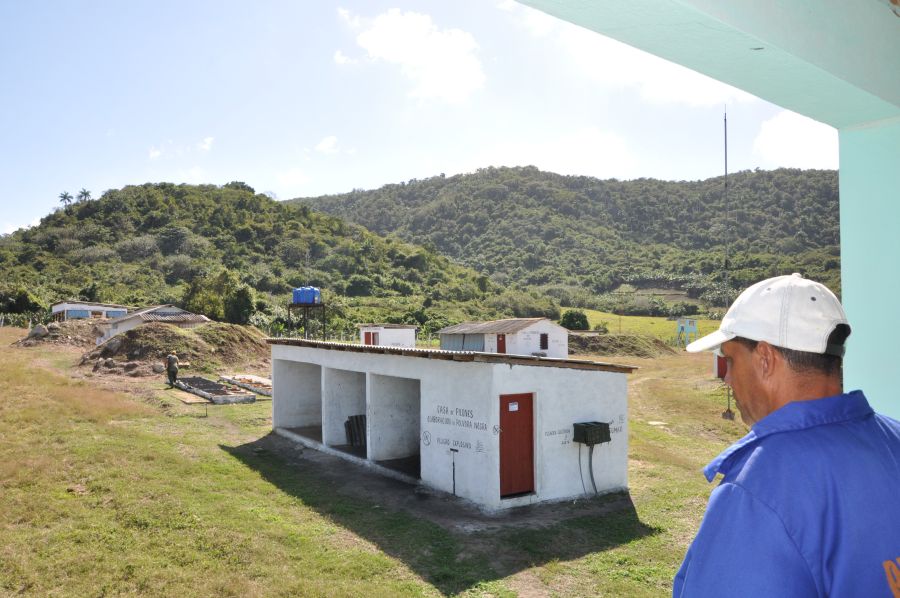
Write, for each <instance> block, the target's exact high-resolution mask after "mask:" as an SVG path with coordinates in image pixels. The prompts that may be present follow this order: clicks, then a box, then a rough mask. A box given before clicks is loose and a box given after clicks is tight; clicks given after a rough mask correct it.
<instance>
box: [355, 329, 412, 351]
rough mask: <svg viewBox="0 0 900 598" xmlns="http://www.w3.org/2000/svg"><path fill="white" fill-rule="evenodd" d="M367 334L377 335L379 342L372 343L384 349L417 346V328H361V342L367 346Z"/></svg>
mask: <svg viewBox="0 0 900 598" xmlns="http://www.w3.org/2000/svg"><path fill="white" fill-rule="evenodd" d="M366 332H370V333H377V334H378V342H377V343H372V344H375V345H379V346H383V347H408V348H415V346H416V329H415V328H385V327H383V326H361V327H360V329H359V342H360V343H362V344H366Z"/></svg>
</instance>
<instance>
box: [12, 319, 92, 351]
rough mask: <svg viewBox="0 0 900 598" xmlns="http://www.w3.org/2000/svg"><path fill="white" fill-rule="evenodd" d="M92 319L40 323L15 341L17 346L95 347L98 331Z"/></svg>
mask: <svg viewBox="0 0 900 598" xmlns="http://www.w3.org/2000/svg"><path fill="white" fill-rule="evenodd" d="M96 326H97V322H96V321H94V320H67V321H65V322H50V323H49V324H46V325H44V324H40V325H37V326H35V327H34V328H32V329H31V330H30V331H26V336H25V338H22V339H19V340H18V341H16V342H15V343H13V344H14V345H16V346H19V347H33V346H36V345H40V344H48V343H49V344H53V345H69V346H71V347H83V348H88V347H95V346H96V345H97V341H96V338H97V336H98V331H97V329H96Z"/></svg>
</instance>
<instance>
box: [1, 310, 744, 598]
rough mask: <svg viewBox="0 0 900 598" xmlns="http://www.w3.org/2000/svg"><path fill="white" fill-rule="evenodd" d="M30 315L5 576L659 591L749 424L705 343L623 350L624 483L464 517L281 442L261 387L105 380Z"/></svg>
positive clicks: (81, 581)
mask: <svg viewBox="0 0 900 598" xmlns="http://www.w3.org/2000/svg"><path fill="white" fill-rule="evenodd" d="M623 320H624V318H623ZM667 324H671V323H667ZM22 332H23V331H21V330H16V329H10V328H0V379H2V380H4V382H5V385H4V389H5V391H6V392H4V395H3V397H2V398H0V497H2V499H0V526H2V527H0V529H2V534H0V595H19V594H21V595H27V596H109V595H116V596H122V595H125V596H127V595H140V596H186V595H190V596H288V595H290V596H359V595H362V594H366V595H368V596H441V595H463V596H504V597H505V596H523V597H525V596H665V595H667V594H668V593H670V592H671V579H672V576H673V575H674V573H675V571H676V570H677V567H678V565H679V563H680V561H681V559H682V557H683V555H684V551H685V549H686V548H687V545H688V543H689V542H690V539H691V537H692V536H693V534H694V533H695V531H696V528H697V525H698V524H699V521H700V518H701V516H702V513H703V508H704V506H705V504H706V499H707V497H708V495H709V492H710V490H711V486H710V485H708V484H706V483H705V480H704V479H703V477H702V474H701V472H700V468H701V467H702V466H703V465H704V464H705V463H706V462H707V461H708V460H709V459H711V458H712V457H713V456H714V455H715V454H716V453H717V452H718V451H720V450H721V449H722V448H724V446H726V445H727V444H728V443H729V442H731V441H732V440H734V439H735V438H737V437H739V436H740V435H742V434H743V433H744V431H745V430H744V427H743V426H742V425H741V424H739V423H735V422H729V421H725V420H723V419H721V417H720V413H721V411H722V409H723V408H724V398H723V395H722V393H721V392H720V390H719V388H718V386H717V385H716V384H715V383H714V382H713V381H712V380H709V379H708V378H709V376H708V371H709V360H708V356H695V355H686V354H684V353H680V354H678V355H673V356H669V357H664V358H661V359H657V360H636V359H629V360H627V361H628V362H629V363H636V364H637V365H639V366H641V369H640V370H638V371H637V372H635V373H634V374H632V375H631V376H630V377H629V401H630V459H629V476H630V480H629V483H630V488H631V493H630V497H628V496H624V495H618V496H612V497H606V498H599V499H593V500H594V501H598V503H600V504H601V506H602V505H603V504H606V503H608V504H609V505H610V508H609V511H608V512H607V513H606V514H604V515H601V516H590V517H583V516H582V517H578V516H576V517H572V518H569V519H561V520H559V521H556V522H555V523H552V524H551V525H546V526H542V527H528V526H525V527H505V526H503V525H497V526H492V527H490V528H487V529H483V530H481V531H478V532H477V533H471V532H466V531H461V530H459V529H456V528H454V527H452V526H447V525H439V524H436V523H434V522H432V521H430V520H429V519H427V518H424V517H420V516H418V515H417V514H416V511H414V510H409V509H403V508H390V507H388V506H385V505H384V504H383V501H381V500H380V498H379V496H377V495H374V494H373V495H368V496H367V495H363V496H362V497H360V494H359V493H358V492H356V493H354V492H352V491H351V490H350V487H351V486H352V485H353V480H352V476H351V479H350V480H347V481H346V482H345V483H343V484H340V483H335V476H334V472H330V471H327V468H326V467H325V466H324V465H323V464H322V463H319V462H317V461H316V459H314V458H309V457H297V458H292V457H289V456H286V455H285V454H284V453H283V452H278V451H274V450H271V448H270V447H272V446H273V441H272V440H271V438H272V437H271V435H270V430H271V419H270V410H271V404H270V403H268V402H261V403H256V404H252V405H236V406H221V407H212V406H211V407H209V408H208V410H206V409H204V408H202V407H200V408H198V407H189V406H186V405H182V404H181V403H180V402H179V401H177V400H176V399H175V396H174V395H173V394H172V392H171V391H166V390H164V387H163V385H162V384H161V380H159V379H154V380H146V379H134V380H133V382H132V380H131V379H128V380H127V383H128V384H131V385H132V388H131V389H130V392H128V393H127V394H126V393H122V392H119V391H114V390H110V389H107V388H104V385H101V384H98V383H97V380H94V379H91V378H82V379H73V377H72V374H71V365H72V363H74V362H75V361H76V359H77V354H76V353H74V352H64V349H60V348H58V347H56V348H52V349H51V348H47V347H40V348H39V347H34V348H29V349H24V348H15V347H10V346H9V345H10V343H11V342H12V341H13V340H15V339H17V338H19V337H20V336H21V334H22ZM307 452H308V453H312V452H313V451H307ZM623 504H624V505H625V506H624V507H623V506H622V505H623ZM544 508H549V509H558V508H564V507H562V506H549V507H544Z"/></svg>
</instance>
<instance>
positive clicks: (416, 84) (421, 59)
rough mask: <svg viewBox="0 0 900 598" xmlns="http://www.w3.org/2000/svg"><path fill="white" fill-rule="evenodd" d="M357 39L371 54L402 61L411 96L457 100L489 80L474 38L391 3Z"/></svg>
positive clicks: (460, 99)
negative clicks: (391, 6) (402, 10)
mask: <svg viewBox="0 0 900 598" xmlns="http://www.w3.org/2000/svg"><path fill="white" fill-rule="evenodd" d="M346 18H350V17H349V16H348V17H346ZM351 21H352V20H351ZM356 43H357V44H359V46H360V47H362V48H363V49H364V50H366V52H367V53H368V57H369V59H370V60H372V61H384V62H387V63H389V64H394V65H397V66H399V67H400V72H401V73H403V75H404V76H405V77H406V78H407V79H409V80H410V82H411V83H412V85H413V87H412V90H411V91H410V92H409V95H410V96H411V97H414V98H418V99H439V100H444V101H446V102H451V103H456V102H461V101H464V100H465V99H466V98H468V97H469V96H470V95H472V94H473V93H474V92H476V91H477V90H479V89H481V88H482V87H483V86H484V81H485V75H484V71H483V70H482V68H481V61H480V60H479V59H478V56H477V51H478V44H477V43H476V42H475V38H474V37H472V35H471V34H470V33H467V32H465V31H462V30H460V29H443V30H442V29H438V27H437V26H436V25H435V24H434V22H433V21H432V19H431V17H430V16H429V15H425V14H420V13H415V12H401V11H400V10H399V9H396V8H392V9H390V10H389V11H387V12H386V13H383V14H380V15H378V16H377V17H375V18H374V19H373V20H372V21H371V23H370V24H369V26H368V27H367V28H366V29H365V30H364V31H362V32H361V33H360V34H359V35H358V36H357V37H356Z"/></svg>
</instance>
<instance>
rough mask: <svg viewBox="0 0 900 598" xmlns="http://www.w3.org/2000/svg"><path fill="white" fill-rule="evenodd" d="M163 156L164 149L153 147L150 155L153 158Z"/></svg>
mask: <svg viewBox="0 0 900 598" xmlns="http://www.w3.org/2000/svg"><path fill="white" fill-rule="evenodd" d="M160 156H162V150H161V149H159V148H156V147H151V148H150V152H149V157H150V159H151V160H156V159H157V158H159V157H160Z"/></svg>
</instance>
